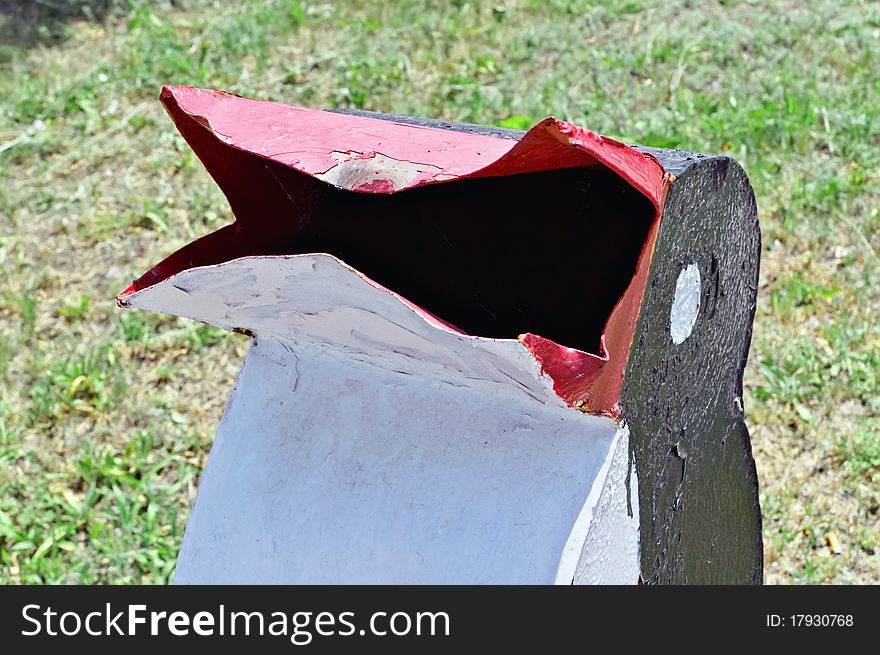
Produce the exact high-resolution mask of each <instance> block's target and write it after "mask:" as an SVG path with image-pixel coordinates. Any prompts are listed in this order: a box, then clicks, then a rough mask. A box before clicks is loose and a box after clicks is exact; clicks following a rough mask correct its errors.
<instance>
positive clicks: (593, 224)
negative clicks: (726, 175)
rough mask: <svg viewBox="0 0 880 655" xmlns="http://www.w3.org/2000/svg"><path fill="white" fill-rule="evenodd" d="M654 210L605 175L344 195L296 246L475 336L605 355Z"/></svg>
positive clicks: (335, 192)
mask: <svg viewBox="0 0 880 655" xmlns="http://www.w3.org/2000/svg"><path fill="white" fill-rule="evenodd" d="M653 214H654V208H653V206H652V204H651V203H650V202H649V201H648V200H647V199H646V198H645V197H644V196H642V195H641V194H640V193H638V192H637V191H635V190H634V189H632V187H630V186H629V185H628V184H627V183H626V182H624V181H623V180H622V179H620V177H618V176H617V175H615V174H613V173H611V172H609V171H607V170H605V169H602V168H599V167H591V168H575V169H566V170H560V171H550V172H542V173H528V174H523V175H515V176H509V177H499V178H482V179H473V180H459V181H455V182H448V183H445V184H438V185H432V186H426V187H421V188H416V189H412V190H409V191H403V192H400V193H395V194H390V195H382V194H360V193H352V192H349V191H343V190H340V189H336V188H333V189H332V190H330V191H329V192H328V194H327V195H326V196H325V197H324V199H323V202H322V203H321V204H320V207H319V208H318V209H317V211H316V212H315V214H314V215H313V216H312V217H311V220H309V222H308V224H307V225H306V226H305V229H304V231H303V232H302V233H301V234H300V235H299V236H298V237H297V238H296V239H295V240H294V241H293V243H292V244H291V246H292V247H293V251H294V252H297V253H307V252H327V253H330V254H332V255H335V256H336V257H339V258H340V259H341V260H343V261H344V262H346V263H347V264H349V265H351V266H353V267H354V268H356V269H357V270H359V271H361V272H362V273H364V274H365V275H367V276H368V277H369V278H371V279H373V280H375V281H376V282H378V283H380V284H382V285H383V286H385V287H388V288H389V289H391V290H393V291H395V292H396V293H399V294H400V295H402V296H403V297H405V298H407V299H408V300H410V301H412V302H414V303H416V304H417V305H419V306H421V307H424V308H425V309H427V310H428V311H430V312H431V313H433V314H435V315H437V316H439V317H440V318H442V319H443V320H445V321H448V322H449V323H452V324H453V325H456V326H457V327H459V328H461V329H462V330H464V331H465V332H467V333H469V334H475V335H479V336H484V337H496V338H516V337H517V336H518V335H520V334H523V333H526V332H532V333H534V334H539V335H541V336H542V337H546V338H548V339H551V340H553V341H555V342H557V343H560V344H563V345H566V346H570V347H573V348H578V349H580V350H585V351H587V352H597V351H598V347H599V337H600V335H601V334H602V328H603V327H604V325H605V322H606V321H607V320H608V316H609V314H610V313H611V310H612V309H613V308H614V305H615V304H616V303H617V301H618V299H619V298H620V297H621V295H622V294H623V292H624V291H625V290H626V287H627V286H628V285H629V282H630V280H631V279H632V277H633V274H634V273H635V267H636V262H637V259H638V256H639V253H640V252H641V249H642V245H643V243H644V242H645V239H646V237H647V232H648V228H649V226H650V223H651V219H652V217H653Z"/></svg>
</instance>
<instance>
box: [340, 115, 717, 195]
mask: <svg viewBox="0 0 880 655" xmlns="http://www.w3.org/2000/svg"><path fill="white" fill-rule="evenodd" d="M327 111H329V112H330V113H334V114H347V115H349V116H362V117H364V118H374V119H377V120H383V121H394V122H395V123H402V124H404V125H416V126H418V127H432V128H435V129H440V130H452V131H453V132H467V133H469V134H480V135H483V136H494V137H499V138H501V139H511V140H512V141H519V140H520V139H521V138H522V137H523V135H524V134H525V131H523V130H513V129H510V128H506V127H491V126H486V125H476V124H474V123H458V122H455V121H441V120H436V119H433V118H422V117H420V116H400V115H398V114H386V113H384V112H380V111H367V110H365V109H328V110H327ZM628 145H629V146H630V147H632V148H634V149H636V150H638V151H639V152H644V153H646V154H649V155H651V156H653V157H654V158H655V159H657V161H659V162H660V165H661V166H663V168H664V170H665V171H666V172H667V173H669V174H670V175H674V176H675V177H677V178H678V177H681V176H682V175H683V174H684V173H685V171H687V170H688V169H689V168H690V167H691V166H693V165H694V164H696V163H697V162H700V161H703V160H706V159H713V158H716V157H719V155H705V154H701V153H697V152H688V151H686V150H676V149H673V148H651V147H649V146H643V145H639V144H637V143H631V144H628Z"/></svg>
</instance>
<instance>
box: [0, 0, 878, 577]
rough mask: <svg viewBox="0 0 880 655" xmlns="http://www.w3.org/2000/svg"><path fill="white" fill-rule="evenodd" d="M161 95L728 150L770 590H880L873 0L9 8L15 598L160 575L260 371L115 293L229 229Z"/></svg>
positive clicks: (3, 534)
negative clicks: (749, 254) (207, 90)
mask: <svg viewBox="0 0 880 655" xmlns="http://www.w3.org/2000/svg"><path fill="white" fill-rule="evenodd" d="M13 4H14V3H13ZM47 4H49V3H47ZM54 4H56V5H58V6H61V5H76V6H81V5H87V4H89V3H87V2H73V1H72V0H64V1H62V0H58V2H56V3H54ZM91 4H92V5H93V6H95V7H98V8H100V6H102V5H103V4H106V3H102V2H94V1H93V2H92V3H91ZM438 7H445V8H442V9H439V8H438ZM163 83H175V84H193V85H197V86H203V87H212V88H223V89H228V90H230V91H234V92H237V93H241V94H243V95H249V96H254V97H258V98H267V99H274V100H281V101H285V102H289V103H293V104H299V105H305V106H311V107H342V106H354V107H362V108H366V109H374V110H382V111H389V112H393V113H401V114H418V115H425V116H431V117H436V118H445V119H450V120H459V121H470V122H478V123H485V124H499V125H506V126H514V127H522V126H525V125H528V124H531V123H532V122H533V121H536V120H537V119H540V118H542V117H544V116H547V115H551V114H552V115H555V116H558V117H560V118H564V119H566V120H570V121H572V122H575V123H578V124H580V125H583V126H585V127H588V128H590V129H592V130H594V131H597V132H600V133H604V134H608V135H611V136H614V137H617V138H620V139H623V140H627V141H636V142H640V143H643V144H647V145H654V146H664V147H680V148H685V149H690V150H697V151H702V152H725V153H729V154H730V155H732V156H734V157H735V158H736V159H738V160H739V161H740V162H741V163H742V164H743V165H744V167H745V168H746V170H747V171H748V173H749V175H750V177H751V181H752V184H753V185H754V187H755V191H756V193H757V197H758V207H759V212H760V217H761V224H762V229H763V234H764V252H763V263H762V274H761V284H760V302H759V307H758V316H757V319H756V326H755V336H754V341H753V345H752V351H751V358H750V362H749V367H748V369H747V374H746V397H745V408H746V415H747V422H748V424H749V427H750V429H751V432H752V441H753V446H754V450H755V457H756V459H757V464H758V472H759V475H760V480H761V502H762V507H763V512H764V541H765V550H766V576H765V577H766V581H767V582H770V583H819V582H836V583H851V582H865V583H880V557H878V555H877V553H876V551H877V549H878V548H880V512H878V510H880V329H878V327H877V317H878V313H880V259H878V253H880V217H878V210H880V4H877V3H868V2H852V3H849V2H842V1H840V0H816V1H815V2H810V3H803V2H794V1H792V2H773V1H767V2H734V1H727V2H700V1H695V2H688V3H683V2H680V3H671V4H670V3H668V2H661V1H659V0H657V1H653V0H652V1H639V0H633V1H629V2H611V1H606V2H575V1H563V0H549V1H537V0H536V1H532V2H513V1H510V2H504V1H497V2H493V3H485V4H483V3H479V2H464V1H458V2H450V3H448V4H447V3H429V2H426V1H423V2H415V1H412V0H404V1H401V2H396V3H380V2H314V3H312V2H292V1H291V0H283V1H282V0H267V1H265V2H220V1H214V2H211V1H208V0H179V1H176V2H143V1H137V0H132V1H131V2H130V3H128V2H117V3H115V4H113V3H111V6H110V10H109V12H108V13H107V15H106V16H89V15H88V13H86V14H82V13H81V12H72V13H71V15H68V14H67V13H64V12H62V13H58V12H56V13H55V14H52V12H51V11H50V10H49V9H47V8H45V7H43V9H40V10H36V11H33V12H32V15H28V16H24V17H21V16H19V17H18V18H14V17H5V18H4V17H3V16H0V266H2V270H3V274H2V275H0V582H2V583H19V582H23V583H40V582H46V583H56V582H64V583H72V582H82V583H92V582H115V583H128V582H138V583H165V582H167V581H169V579H170V578H171V575H172V573H173V569H174V560H175V557H176V553H177V549H178V547H179V544H180V539H181V536H182V531H183V526H184V524H185V521H186V515H187V512H188V508H189V506H190V504H191V502H192V500H193V496H194V491H195V487H196V483H197V480H198V475H199V472H200V469H201V466H202V465H203V464H204V461H205V457H206V455H207V452H208V448H209V446H210V443H211V439H212V436H213V431H214V429H215V428H216V425H217V423H218V422H219V418H220V413H221V411H222V408H223V406H224V405H225V402H226V399H227V394H228V392H229V390H230V388H231V386H232V381H233V378H234V376H235V374H236V372H237V369H238V366H239V364H240V362H241V361H242V359H243V356H244V352H245V348H246V345H247V339H246V337H244V336H241V335H229V334H226V333H222V332H220V331H217V330H215V329H212V328H209V327H206V326H203V325H199V324H195V323H193V322H189V321H185V320H182V319H175V318H169V317H165V316H161V315H156V314H151V313H148V312H138V311H126V312H122V311H121V310H118V309H117V308H116V306H115V304H114V295H115V294H116V293H117V292H118V291H120V290H122V289H123V288H124V287H125V286H127V285H128V283H129V282H130V281H131V280H132V279H133V278H134V277H136V276H137V275H138V274H140V273H141V272H143V271H145V270H147V268H148V267H149V266H150V265H152V264H153V263H155V262H156V261H158V260H159V259H160V258H161V257H163V256H164V255H166V254H168V253H170V252H172V251H173V250H175V249H176V248H178V247H180V246H182V245H183V244H185V243H186V242H188V241H190V240H192V239H194V238H195V237H197V236H200V235H203V234H206V233H207V232H209V231H211V230H213V229H216V228H218V227H220V226H221V225H224V224H226V223H228V222H230V221H231V216H230V212H229V209H228V207H227V205H226V203H225V201H224V198H223V197H222V195H221V194H220V192H219V191H218V190H217V188H216V187H215V185H214V184H213V182H212V181H211V180H210V179H209V177H208V175H207V174H206V173H205V172H204V170H203V169H202V166H201V164H200V163H199V162H198V161H197V160H196V158H195V157H194V155H193V154H192V153H191V152H190V150H189V148H188V147H187V146H186V145H185V144H184V142H183V140H182V139H181V138H180V137H179V136H178V135H177V133H176V130H175V129H174V127H173V126H172V124H171V122H170V120H169V119H168V118H167V117H166V116H165V115H164V113H163V111H162V109H161V107H160V105H159V102H158V101H157V99H156V96H157V94H158V91H159V88H160V86H161V85H162V84H163Z"/></svg>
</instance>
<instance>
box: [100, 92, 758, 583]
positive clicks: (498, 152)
mask: <svg viewBox="0 0 880 655" xmlns="http://www.w3.org/2000/svg"><path fill="white" fill-rule="evenodd" d="M161 100H162V101H163V103H164V104H165V107H166V109H167V111H168V113H169V114H170V116H171V118H172V119H173V121H174V123H175V124H176V126H177V128H178V129H179V130H180V132H181V134H182V135H183V137H184V138H185V139H186V141H187V142H188V143H189V145H190V146H191V147H192V148H193V150H194V151H195V153H196V154H197V155H198V157H199V158H200V159H201V161H202V162H203V164H204V165H205V167H206V168H207V170H208V172H209V173H210V174H211V176H212V177H213V178H214V180H216V182H217V184H219V186H220V188H221V189H222V190H223V192H224V193H225V195H226V197H227V198H228V200H229V204H230V207H231V210H232V213H233V214H234V216H235V221H234V222H233V223H232V224H230V225H228V226H226V227H224V228H222V229H220V230H218V231H216V232H214V233H212V234H209V235H207V236H205V237H202V238H201V239H198V240H196V241H194V242H192V243H190V244H189V245H187V246H185V247H184V248H182V249H181V250H179V251H177V252H175V253H174V254H172V255H170V256H169V257H168V258H166V259H165V260H163V261H161V262H160V263H159V264H157V265H156V266H155V267H153V268H152V269H151V270H150V271H148V272H147V273H146V274H144V275H143V276H142V277H141V278H139V279H138V280H136V281H135V282H134V283H133V284H132V285H131V286H130V287H129V288H127V289H126V290H125V291H123V292H122V293H121V294H119V296H118V298H117V300H118V303H119V304H120V305H121V306H122V307H138V308H143V309H151V310H156V311H161V312H166V313H169V314H176V315H179V316H184V317H188V318H192V319H195V320H198V321H203V322H205V323H208V324H211V325H215V326H219V327H221V328H225V329H228V330H233V331H236V332H241V333H244V334H246V335H248V336H249V337H250V339H251V346H250V350H249V352H248V355H247V358H246V360H245V362H244V365H243V368H242V370H241V372H240V374H239V377H238V380H237V382H236V385H235V389H234V390H233V392H232V396H231V398H230V400H229V404H228V406H227V407H226V410H225V412H224V414H223V419H222V421H221V423H220V427H219V430H218V432H217V436H216V439H215V441H214V444H213V447H212V449H211V453H210V456H209V458H208V461H207V465H206V467H205V471H204V474H203V476H202V479H201V483H200V486H199V490H198V494H197V498H196V501H195V505H194V507H193V509H192V513H191V516H190V518H189V522H188V524H187V527H186V533H185V536H184V540H183V545H182V548H181V551H180V555H179V558H178V562H177V570H176V576H175V582H177V583H466V584H470V583H477V584H479V583H504V584H507V583H538V584H544V583H558V584H566V585H567V584H572V583H574V584H584V583H636V582H637V581H639V580H641V581H643V582H645V583H649V584H651V583H759V582H760V581H761V578H762V546H761V519H760V510H759V506H758V490H757V478H756V474H755V466H754V461H753V459H752V455H751V449H750V444H749V435H748V431H747V430H746V427H745V424H744V422H743V405H742V374H743V368H744V366H745V363H746V358H747V355H748V349H749V343H750V340H751V329H752V321H753V318H754V312H755V302H756V294H757V282H758V265H759V257H760V232H759V228H758V222H757V210H756V205H755V200H754V194H753V192H752V189H751V187H750V185H749V182H748V180H747V178H746V175H745V174H744V172H743V170H742V168H740V166H739V165H738V164H737V163H736V162H734V161H733V160H732V159H730V158H729V157H726V156H705V155H696V154H691V153H684V152H679V151H671V150H660V149H652V148H644V147H640V146H628V145H625V144H623V143H620V142H618V141H615V140H613V139H609V138H607V137H602V136H599V135H596V134H594V133H592V132H590V131H588V130H585V129H582V128H580V127H577V126H575V125H572V124H570V123H567V122H564V121H561V120H556V119H553V118H547V119H545V120H542V121H540V122H539V123H538V124H536V125H535V126H534V127H532V128H531V129H530V130H528V131H527V132H519V131H514V130H504V129H496V128H485V127H480V126H474V125H465V124H457V123H445V122H440V121H430V120H423V119H416V118H411V117H402V116H390V115H385V114H375V113H369V112H357V111H354V112H348V111H343V112H328V111H320V110H312V109H303V108H299V107H292V106H288V105H284V104H280V103H274V102H265V101H258V100H251V99H248V98H243V97H239V96H236V95H232V94H229V93H225V92H221V91H208V90H202V89H196V88H190V87H165V88H164V89H163V91H162V94H161Z"/></svg>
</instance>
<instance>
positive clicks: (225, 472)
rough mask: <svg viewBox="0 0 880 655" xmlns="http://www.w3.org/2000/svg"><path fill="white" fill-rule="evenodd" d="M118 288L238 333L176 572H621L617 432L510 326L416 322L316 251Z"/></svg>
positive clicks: (206, 576) (248, 576) (392, 299)
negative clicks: (545, 371)
mask: <svg viewBox="0 0 880 655" xmlns="http://www.w3.org/2000/svg"><path fill="white" fill-rule="evenodd" d="M127 302H128V304H130V305H131V306H138V307H148V308H152V309H157V310H160V311H170V312H174V313H179V314H181V315H184V316H189V317H192V318H197V319H199V320H202V321H206V322H209V323H212V324H214V325H219V326H222V327H226V328H232V327H240V328H247V329H250V330H252V331H253V332H254V333H255V334H256V339H255V340H254V341H253V343H252V347H251V350H250V352H249V353H248V357H247V359H246V361H245V364H244V366H243V368H242V371H241V373H240V375H239V379H238V381H237V383H236V388H235V390H234V392H233V395H232V398H231V399H230V402H229V405H228V406H227V408H226V411H225V413H224V415H223V420H222V422H221V425H220V428H219V430H218V433H217V437H216V439H215V441H214V446H213V448H212V451H211V454H210V457H209V459H208V463H207V466H206V469H205V471H204V474H203V475H202V478H201V483H200V487H199V491H198V496H197V499H196V503H195V506H194V508H193V511H192V514H191V516H190V519H189V522H188V524H187V529H186V534H185V537H184V540H183V545H182V548H181V551H180V557H179V559H178V563H177V572H176V576H175V582H177V583H315V584H346V583H463V584H480V583H504V584H530V583H535V584H548V583H553V582H557V583H561V584H571V583H572V582H573V581H576V582H628V583H634V582H635V581H636V579H637V576H638V561H637V552H638V531H637V525H638V519H637V510H636V514H635V516H636V518H635V519H633V518H631V517H628V516H627V515H626V513H625V511H622V510H621V507H624V508H625V505H626V503H625V494H626V489H625V480H626V472H627V467H626V462H627V460H626V453H627V451H628V444H627V442H628V434H627V433H626V431H625V429H619V428H618V427H617V425H616V424H615V423H614V422H613V421H612V420H611V419H608V418H604V417H596V416H589V415H586V414H583V413H581V412H579V411H576V410H574V409H572V408H570V407H568V406H566V405H565V403H563V402H562V401H561V400H560V399H559V397H558V396H557V395H556V394H555V393H554V392H553V390H552V385H551V383H550V382H549V380H547V379H546V378H545V377H543V376H542V375H541V374H540V372H539V369H538V366H537V364H536V363H535V361H534V359H533V358H532V357H531V355H530V354H529V353H528V352H527V351H526V349H525V348H524V347H523V346H522V345H521V344H520V343H519V342H518V341H515V340H504V339H497V340H496V339H485V338H478V337H470V336H467V335H462V334H458V333H456V332H454V331H452V330H449V329H447V328H444V327H443V326H442V325H440V324H437V323H432V322H431V321H430V320H428V319H427V318H426V317H425V316H424V315H423V314H420V313H419V312H418V311H416V310H415V309H414V308H412V307H411V306H408V305H407V304H406V303H405V302H403V301H402V300H401V299H400V298H399V297H397V296H395V295H393V294H391V293H389V292H388V291H386V290H384V289H381V288H377V287H376V286H374V285H372V284H369V283H368V282H366V281H365V280H364V278H363V277H362V276H360V275H359V274H357V273H356V272H354V271H353V270H351V269H350V268H348V267H346V266H345V265H344V264H342V262H340V261H339V260H337V259H335V258H333V257H330V256H326V255H305V256H295V257H251V258H245V259H241V260H235V261H232V262H228V263H226V264H222V265H218V266H208V267H203V268H198V269H191V270H188V271H185V272H183V273H180V274H178V275H175V276H173V277H172V278H170V279H168V280H165V281H163V282H161V283H159V284H157V285H155V286H154V287H150V288H148V289H145V290H143V291H140V292H137V293H135V294H132V295H131V296H129V297H128V298H127ZM632 492H633V497H635V494H636V489H635V486H633V490H632ZM621 499H624V500H621ZM621 503H622V504H621ZM634 520H635V523H633V521H634Z"/></svg>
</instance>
